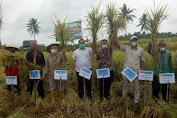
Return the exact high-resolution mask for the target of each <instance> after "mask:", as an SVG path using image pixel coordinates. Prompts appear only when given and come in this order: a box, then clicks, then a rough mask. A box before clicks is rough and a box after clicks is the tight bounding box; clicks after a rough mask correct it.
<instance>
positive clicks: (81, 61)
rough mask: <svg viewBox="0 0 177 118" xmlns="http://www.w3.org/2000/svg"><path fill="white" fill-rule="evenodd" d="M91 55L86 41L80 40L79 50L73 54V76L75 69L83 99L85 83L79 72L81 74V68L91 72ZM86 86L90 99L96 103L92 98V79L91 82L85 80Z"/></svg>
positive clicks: (79, 92)
mask: <svg viewBox="0 0 177 118" xmlns="http://www.w3.org/2000/svg"><path fill="white" fill-rule="evenodd" d="M91 55H92V49H91V48H87V47H86V45H85V40H84V39H80V40H79V49H77V50H75V51H74V54H73V64H72V70H71V75H73V72H74V69H75V71H76V75H77V80H78V94H79V97H80V98H81V99H82V98H83V96H84V88H83V83H84V82H83V77H81V76H79V72H80V69H81V67H83V68H86V69H90V70H91V69H92V65H91ZM85 86H86V90H87V97H88V99H90V101H92V102H94V100H93V98H92V96H91V79H90V80H88V79H85Z"/></svg>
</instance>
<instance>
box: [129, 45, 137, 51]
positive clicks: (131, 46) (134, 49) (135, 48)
mask: <svg viewBox="0 0 177 118" xmlns="http://www.w3.org/2000/svg"><path fill="white" fill-rule="evenodd" d="M130 48H131V49H132V50H137V49H138V46H136V48H132V46H131V45H130Z"/></svg>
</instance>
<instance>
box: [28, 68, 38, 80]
mask: <svg viewBox="0 0 177 118" xmlns="http://www.w3.org/2000/svg"><path fill="white" fill-rule="evenodd" d="M29 75H30V79H40V73H39V70H31V71H29Z"/></svg>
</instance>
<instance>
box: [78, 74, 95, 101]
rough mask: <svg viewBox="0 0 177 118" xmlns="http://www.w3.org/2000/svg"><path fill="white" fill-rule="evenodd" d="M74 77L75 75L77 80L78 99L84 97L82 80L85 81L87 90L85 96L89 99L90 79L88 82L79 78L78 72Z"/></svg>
mask: <svg viewBox="0 0 177 118" xmlns="http://www.w3.org/2000/svg"><path fill="white" fill-rule="evenodd" d="M76 75H77V80H78V95H79V97H80V98H81V99H82V98H83V96H84V87H83V85H84V80H85V86H86V90H87V96H88V97H89V98H91V86H92V84H91V79H90V80H88V79H85V78H83V77H81V76H79V72H76Z"/></svg>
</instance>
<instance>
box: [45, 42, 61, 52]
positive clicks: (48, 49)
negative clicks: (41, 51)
mask: <svg viewBox="0 0 177 118" xmlns="http://www.w3.org/2000/svg"><path fill="white" fill-rule="evenodd" d="M54 45H56V46H57V47H58V52H59V51H60V49H61V48H60V44H59V43H52V44H50V45H49V46H48V47H47V52H48V53H51V52H50V47H51V46H54Z"/></svg>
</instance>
